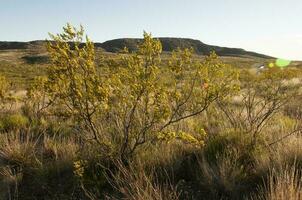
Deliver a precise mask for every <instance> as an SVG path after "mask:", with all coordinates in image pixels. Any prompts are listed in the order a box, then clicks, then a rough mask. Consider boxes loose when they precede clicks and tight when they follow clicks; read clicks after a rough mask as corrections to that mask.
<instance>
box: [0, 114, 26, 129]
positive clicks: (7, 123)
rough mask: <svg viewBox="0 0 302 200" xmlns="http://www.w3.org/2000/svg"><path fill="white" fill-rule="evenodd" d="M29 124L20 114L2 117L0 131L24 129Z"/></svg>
mask: <svg viewBox="0 0 302 200" xmlns="http://www.w3.org/2000/svg"><path fill="white" fill-rule="evenodd" d="M28 124H29V120H28V118H27V117H25V116H23V115H21V114H12V115H7V116H5V117H3V118H2V119H1V121H0V130H5V131H9V130H15V129H19V128H24V127H26V126H27V125H28Z"/></svg>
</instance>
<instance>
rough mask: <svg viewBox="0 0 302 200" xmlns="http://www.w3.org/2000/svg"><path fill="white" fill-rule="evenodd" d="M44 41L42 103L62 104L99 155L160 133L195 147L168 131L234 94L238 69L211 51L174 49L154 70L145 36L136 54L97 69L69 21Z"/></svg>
mask: <svg viewBox="0 0 302 200" xmlns="http://www.w3.org/2000/svg"><path fill="white" fill-rule="evenodd" d="M51 38H52V41H49V42H48V45H47V49H48V52H49V54H50V56H51V61H52V65H51V66H50V67H49V69H48V74H47V81H46V82H45V87H44V89H45V92H46V93H47V95H48V96H47V97H48V99H47V101H49V102H50V103H52V104H53V105H56V106H59V107H62V110H63V111H65V115H66V116H70V117H71V118H72V119H73V120H74V121H75V122H76V123H78V124H79V128H80V132H81V133H82V137H84V138H85V139H87V140H92V141H94V142H96V143H97V144H99V146H100V148H101V149H102V150H101V151H103V152H104V154H108V155H109V154H111V155H115V154H116V155H119V156H121V157H122V158H126V157H129V156H131V155H133V153H134V152H135V150H136V149H137V148H138V147H139V146H140V145H143V144H145V143H148V142H154V141H156V140H157V138H158V136H159V134H160V135H161V137H162V136H163V135H170V136H171V135H175V137H179V138H181V139H184V140H189V141H194V142H195V141H197V139H195V138H193V136H192V135H190V133H186V132H183V131H182V132H176V133H175V134H171V131H173V130H172V127H173V126H174V125H175V124H177V123H179V122H180V121H182V120H186V119H188V118H192V117H194V116H197V115H199V114H201V113H202V112H204V111H205V110H206V109H207V108H208V106H209V105H211V104H212V103H213V102H215V101H216V100H217V99H224V98H225V97H226V96H229V95H231V94H232V93H233V92H236V91H237V90H238V83H237V76H238V74H237V72H236V71H235V70H234V69H232V68H231V67H230V66H228V65H225V64H223V63H222V62H220V61H219V59H218V58H217V56H216V55H215V54H214V53H213V54H211V55H210V56H208V57H207V58H206V59H205V60H204V61H197V60H194V59H193V58H192V53H193V52H192V50H189V49H185V50H178V51H176V52H174V53H173V55H172V56H171V58H169V62H168V63H169V64H168V66H166V67H164V66H161V65H162V62H161V58H160V54H161V51H162V46H161V43H160V42H159V41H158V40H156V39H153V38H152V37H151V35H150V34H147V33H144V41H143V42H142V44H140V45H139V47H138V51H137V52H135V53H132V54H126V55H124V54H122V55H121V56H120V58H118V59H116V60H115V61H112V62H106V63H102V64H101V66H100V67H99V68H98V67H97V66H96V64H95V50H94V45H93V43H92V42H91V41H90V40H89V38H88V37H86V40H85V43H84V44H83V42H84V31H83V28H82V27H81V28H80V29H79V30H77V29H76V28H74V27H72V26H71V25H69V24H68V25H67V26H66V27H64V32H63V33H62V34H57V35H51ZM70 42H72V44H71V43H70ZM166 77H169V78H168V79H167V78H166ZM201 139H202V138H201ZM199 143H200V144H202V142H201V141H200V142H199Z"/></svg>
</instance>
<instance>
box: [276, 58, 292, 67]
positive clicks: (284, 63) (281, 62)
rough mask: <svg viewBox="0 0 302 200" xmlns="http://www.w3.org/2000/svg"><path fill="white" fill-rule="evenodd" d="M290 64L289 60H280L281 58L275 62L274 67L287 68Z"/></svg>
mask: <svg viewBox="0 0 302 200" xmlns="http://www.w3.org/2000/svg"><path fill="white" fill-rule="evenodd" d="M290 63H291V61H290V60H285V59H281V58H278V59H277V60H276V65H277V66H278V67H281V68H283V67H287V66H288V65H290Z"/></svg>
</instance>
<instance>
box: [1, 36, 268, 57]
mask: <svg viewBox="0 0 302 200" xmlns="http://www.w3.org/2000/svg"><path fill="white" fill-rule="evenodd" d="M158 39H159V40H160V41H161V43H162V46H163V51H166V52H171V51H173V50H176V49H177V48H178V47H180V48H190V47H192V48H193V49H194V51H195V53H196V54H198V55H207V54H209V53H210V52H211V51H215V52H216V53H217V54H218V55H219V56H235V57H237V56H238V57H246V56H253V57H258V58H272V57H270V56H267V55H263V54H258V53H255V52H250V51H245V50H244V49H240V48H227V47H219V46H213V45H208V44H205V43H203V42H201V41H199V40H193V39H188V38H158ZM140 42H142V39H136V38H122V39H115V40H109V41H106V42H103V43H95V46H96V48H102V49H103V50H105V51H106V52H112V53H116V52H119V51H121V50H122V49H124V47H127V48H128V49H129V50H130V51H135V50H137V45H138V44H139V43H140ZM43 44H44V41H31V42H0V50H12V49H41V48H43Z"/></svg>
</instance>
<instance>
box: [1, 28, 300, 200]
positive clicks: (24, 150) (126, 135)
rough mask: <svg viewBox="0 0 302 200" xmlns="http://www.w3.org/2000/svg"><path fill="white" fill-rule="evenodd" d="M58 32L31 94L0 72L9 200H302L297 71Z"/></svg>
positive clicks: (150, 42)
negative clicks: (110, 50)
mask: <svg viewBox="0 0 302 200" xmlns="http://www.w3.org/2000/svg"><path fill="white" fill-rule="evenodd" d="M50 37H51V40H50V41H48V42H47V47H46V48H47V52H48V56H49V59H48V58H47V57H43V59H44V58H47V59H48V61H47V62H49V65H47V66H46V67H45V69H44V71H43V72H41V74H40V75H39V76H33V77H32V79H30V80H28V82H26V83H27V86H26V87H25V88H26V95H18V93H16V92H15V90H16V88H15V87H14V84H11V83H10V80H11V77H8V78H7V77H5V76H4V75H1V76H0V107H1V113H0V195H1V197H0V198H1V199H25V200H26V199H91V200H96V199H133V200H145V199H147V200H148V199H150V200H151V199H152V200H153V199H156V200H164V199H171V200H178V199H269V200H273V199H288V200H298V199H301V198H302V196H301V195H302V194H301V184H302V182H301V181H302V180H301V172H302V168H301V167H302V148H301V143H302V139H301V130H302V128H301V126H300V124H301V116H302V113H301V112H302V111H301V102H300V96H301V72H302V71H301V69H299V68H297V67H292V66H291V67H287V68H278V67H266V68H264V69H262V70H258V71H257V72H255V70H254V69H253V68H238V66H236V67H234V66H232V64H231V63H225V62H223V61H221V60H220V59H219V57H218V56H217V55H216V54H215V53H214V52H213V53H211V54H209V55H208V56H206V57H204V58H203V59H196V57H195V56H194V51H193V49H190V48H189V49H180V48H179V49H178V50H176V51H174V52H173V53H172V54H165V55H164V59H163V56H162V45H161V42H160V41H159V40H158V39H154V38H152V37H151V35H150V34H148V33H144V39H143V40H142V41H141V42H140V43H139V44H138V46H137V51H133V52H129V51H128V49H127V48H125V49H124V50H123V51H121V52H120V53H118V54H116V55H115V56H114V57H108V56H105V55H102V54H100V55H99V53H100V52H96V50H95V48H94V44H93V42H92V41H91V40H90V39H89V38H88V37H86V36H85V35H84V30H83V28H82V27H80V28H79V29H77V28H75V27H72V26H71V25H69V24H68V25H67V26H66V27H64V29H63V33H60V34H55V35H52V34H51V35H50ZM96 54H98V55H97V56H96ZM24 58H26V59H27V61H28V62H34V63H35V64H37V63H36V62H38V63H39V62H40V59H41V58H42V57H24ZM4 74H5V73H4ZM5 75H6V74H5Z"/></svg>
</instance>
